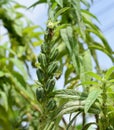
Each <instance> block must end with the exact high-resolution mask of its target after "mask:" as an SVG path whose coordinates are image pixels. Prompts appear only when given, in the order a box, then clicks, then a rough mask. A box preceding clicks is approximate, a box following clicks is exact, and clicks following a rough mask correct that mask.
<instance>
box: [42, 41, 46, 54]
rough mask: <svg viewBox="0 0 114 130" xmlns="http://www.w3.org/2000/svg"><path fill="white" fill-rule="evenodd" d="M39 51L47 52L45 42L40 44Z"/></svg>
mask: <svg viewBox="0 0 114 130" xmlns="http://www.w3.org/2000/svg"><path fill="white" fill-rule="evenodd" d="M41 51H42V53H44V54H46V52H47V45H46V43H43V44H42V45H41Z"/></svg>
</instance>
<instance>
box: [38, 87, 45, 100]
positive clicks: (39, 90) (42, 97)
mask: <svg viewBox="0 0 114 130" xmlns="http://www.w3.org/2000/svg"><path fill="white" fill-rule="evenodd" d="M36 97H37V100H38V101H39V102H42V101H43V100H44V97H45V94H44V90H43V88H42V87H39V88H37V89H36Z"/></svg>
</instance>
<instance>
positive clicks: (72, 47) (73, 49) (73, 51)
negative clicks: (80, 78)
mask: <svg viewBox="0 0 114 130" xmlns="http://www.w3.org/2000/svg"><path fill="white" fill-rule="evenodd" d="M60 33H61V37H62V39H63V41H64V43H65V44H66V46H67V48H68V51H69V54H70V57H71V59H72V62H73V66H74V69H75V71H76V73H77V74H79V71H80V63H79V46H78V43H77V40H76V39H75V38H74V37H73V30H72V27H70V26H69V27H67V28H66V29H61V31H60Z"/></svg>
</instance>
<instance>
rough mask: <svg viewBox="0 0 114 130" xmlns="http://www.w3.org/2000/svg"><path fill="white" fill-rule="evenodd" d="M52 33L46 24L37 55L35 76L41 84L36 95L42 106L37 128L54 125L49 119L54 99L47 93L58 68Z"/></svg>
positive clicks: (53, 81) (51, 89)
mask: <svg viewBox="0 0 114 130" xmlns="http://www.w3.org/2000/svg"><path fill="white" fill-rule="evenodd" d="M49 24H50V23H49ZM52 24H53V23H52ZM53 33H54V28H53V27H52V26H51V27H50V26H49V25H47V30H46V34H45V36H44V43H43V44H42V45H41V53H40V54H39V56H38V61H39V63H40V68H38V70H37V76H38V80H39V82H40V84H41V86H40V87H38V88H37V90H36V96H37V100H38V102H40V104H41V106H42V114H41V115H40V118H39V124H38V130H44V129H50V128H52V127H53V125H54V122H52V121H51V114H52V113H53V111H54V109H55V107H56V101H55V99H54V97H50V96H49V95H50V94H51V93H52V91H53V89H54V86H55V77H54V73H55V72H56V71H57V69H58V63H57V61H56V57H57V54H58V50H57V49H56V48H54V47H53V43H52V38H53ZM51 123H52V126H49V128H48V126H47V124H51Z"/></svg>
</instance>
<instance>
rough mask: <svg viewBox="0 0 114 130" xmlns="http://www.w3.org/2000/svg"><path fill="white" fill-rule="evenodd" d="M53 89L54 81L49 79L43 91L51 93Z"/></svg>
mask: <svg viewBox="0 0 114 130" xmlns="http://www.w3.org/2000/svg"><path fill="white" fill-rule="evenodd" d="M54 87H55V80H54V79H49V80H48V81H47V83H46V86H45V91H46V92H51V91H52V90H53V88H54Z"/></svg>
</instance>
